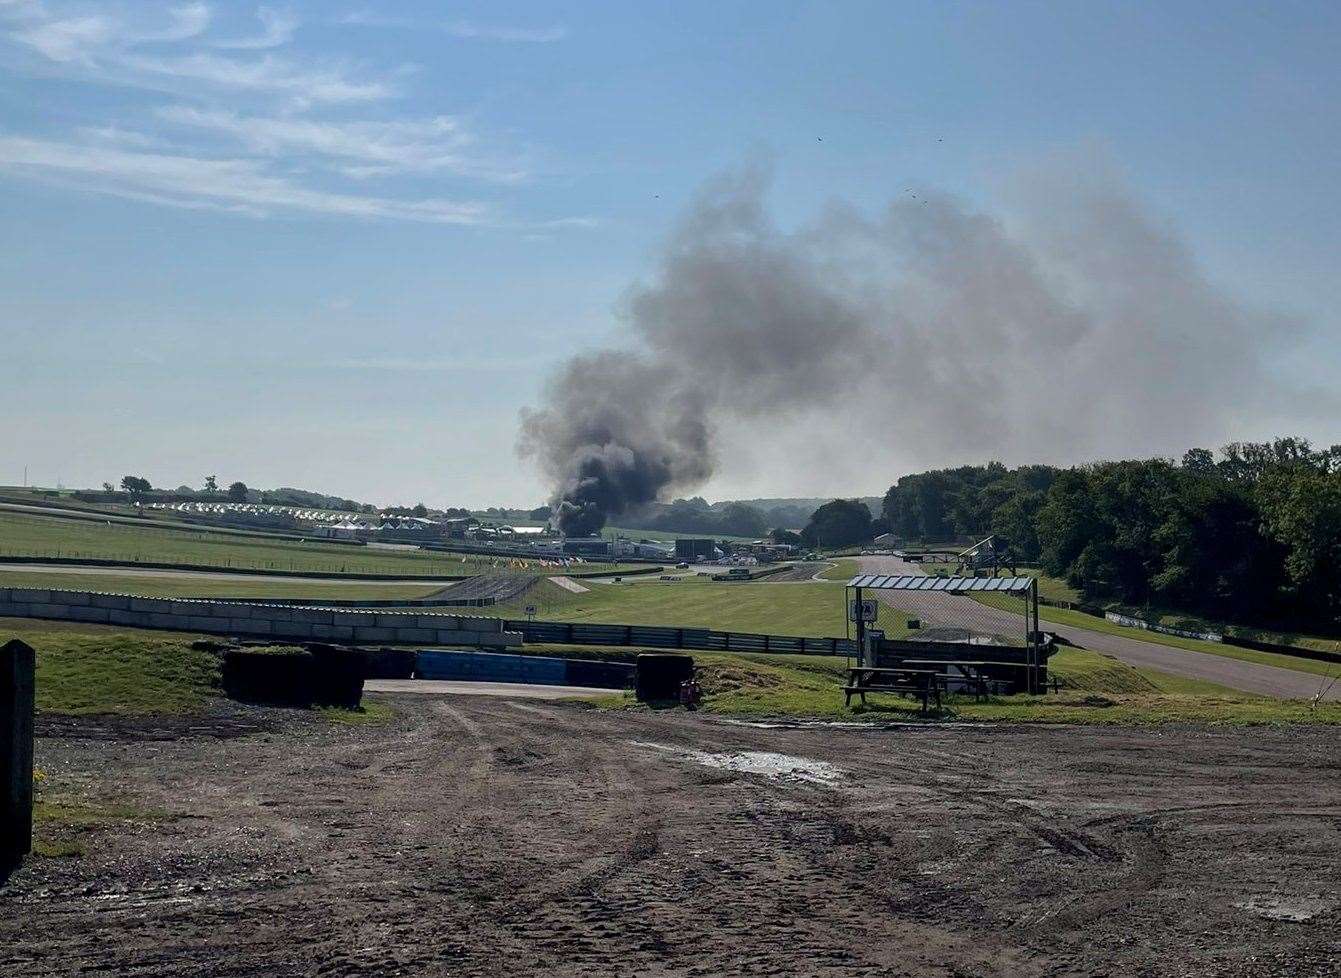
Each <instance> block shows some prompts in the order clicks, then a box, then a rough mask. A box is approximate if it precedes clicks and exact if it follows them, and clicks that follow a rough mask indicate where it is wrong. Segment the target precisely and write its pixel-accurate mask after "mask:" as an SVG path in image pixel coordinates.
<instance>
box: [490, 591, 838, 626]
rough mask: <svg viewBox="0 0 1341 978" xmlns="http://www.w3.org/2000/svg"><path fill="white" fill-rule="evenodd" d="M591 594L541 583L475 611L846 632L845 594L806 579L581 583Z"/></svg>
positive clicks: (550, 617)
mask: <svg viewBox="0 0 1341 978" xmlns="http://www.w3.org/2000/svg"><path fill="white" fill-rule="evenodd" d="M582 583H583V586H584V587H587V588H589V590H588V591H587V592H586V593H584V594H572V593H571V592H568V591H565V590H564V589H563V588H560V587H559V586H558V585H556V584H553V583H552V582H550V581H541V582H540V583H539V584H537V585H536V586H535V587H533V588H532V589H531V590H529V591H527V592H526V594H525V595H523V596H522V597H521V598H519V599H518V600H516V601H514V602H509V603H507V604H501V605H495V606H493V607H491V608H484V609H481V611H482V613H484V614H488V615H495V616H499V617H509V618H510V617H519V616H520V614H521V608H523V607H524V606H526V605H534V606H535V607H536V617H537V618H541V619H544V620H547V621H591V622H612V623H618V624H629V625H672V624H673V625H680V626H684V627H686V628H716V629H721V630H723V631H738V632H767V633H769V634H773V635H802V636H806V637H812V636H813V637H817V638H822V637H833V636H842V635H845V634H846V627H847V626H846V619H845V617H844V610H843V589H842V588H841V587H839V586H837V585H826V584H815V583H808V582H794V583H769V582H768V581H767V580H764V581H755V582H750V583H731V584H728V583H724V582H712V581H699V580H696V579H692V578H691V579H686V580H683V581H678V582H675V583H670V582H665V581H645V582H640V583H636V584H633V583H624V584H595V583H589V582H585V581H584V582H582Z"/></svg>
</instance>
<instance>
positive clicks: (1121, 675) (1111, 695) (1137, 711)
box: [609, 649, 1341, 725]
mask: <svg viewBox="0 0 1341 978" xmlns="http://www.w3.org/2000/svg"><path fill="white" fill-rule="evenodd" d="M695 661H696V662H698V663H699V664H700V665H701V666H702V674H701V675H702V679H701V681H702V684H703V687H704V693H705V699H704V703H703V709H704V710H705V711H707V712H710V713H716V714H722V715H726V716H735V717H742V718H755V719H763V718H766V717H814V718H820V719H825V720H866V721H872V722H882V721H884V722H888V721H891V720H898V721H904V720H908V721H920V720H922V719H924V718H922V717H921V716H920V714H919V712H918V706H917V704H916V703H914V702H913V701H911V700H905V699H902V698H900V697H897V696H893V695H873V696H871V697H870V703H869V704H868V705H867V706H865V707H862V706H860V705H855V706H854V707H853V708H851V709H849V708H847V707H845V706H844V705H843V696H842V693H841V691H840V690H839V686H840V685H841V683H842V681H843V678H844V668H845V663H844V660H843V659H841V658H832V657H814V656H745V655H733V654H724V653H723V654H708V655H696V656H695ZM1052 665H1053V669H1054V671H1055V672H1056V674H1058V675H1059V676H1060V677H1061V678H1062V679H1063V681H1064V683H1065V684H1066V688H1065V689H1064V690H1063V691H1062V692H1061V693H1059V694H1048V695H1043V696H1012V697H995V698H993V699H991V700H988V701H986V702H982V703H979V702H976V701H974V700H973V698H972V697H958V696H956V697H951V698H950V699H949V700H947V702H946V704H945V709H944V710H943V712H942V713H941V714H940V715H939V716H937V717H934V718H933V719H939V720H962V721H978V722H1010V723H1080V724H1113V725H1120V724H1162V723H1204V724H1234V725H1252V724H1318V723H1321V724H1341V704H1337V703H1323V704H1319V705H1318V706H1316V707H1314V706H1312V705H1310V704H1308V703H1306V702H1303V701H1281V700H1273V699H1267V698H1262V697H1253V696H1247V695H1244V694H1241V693H1237V692H1235V691H1233V690H1228V689H1225V688H1224V687H1220V686H1216V685H1214V684H1210V683H1199V682H1195V681H1188V680H1181V679H1178V678H1177V677H1173V676H1168V675H1166V674H1163V673H1158V672H1155V671H1153V670H1138V669H1133V668H1131V667H1129V666H1126V665H1123V664H1122V663H1120V662H1117V661H1116V660H1113V659H1109V658H1107V657H1105V656H1100V655H1097V654H1095V653H1092V652H1085V651H1082V650H1073V649H1067V650H1064V651H1062V652H1059V653H1058V654H1057V656H1055V657H1054V659H1053V662H1052ZM616 702H618V703H619V704H620V705H625V706H629V701H628V699H627V698H625V699H624V700H623V701H615V700H613V699H612V700H611V701H609V703H611V704H614V703H616ZM630 708H634V707H631V706H630Z"/></svg>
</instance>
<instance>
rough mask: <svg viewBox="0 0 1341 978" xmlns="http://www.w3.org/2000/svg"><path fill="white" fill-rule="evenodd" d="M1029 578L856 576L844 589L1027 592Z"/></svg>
mask: <svg viewBox="0 0 1341 978" xmlns="http://www.w3.org/2000/svg"><path fill="white" fill-rule="evenodd" d="M1032 581H1033V578H1032V577H929V576H926V575H923V574H918V575H914V576H907V575H905V576H901V577H888V576H885V575H881V574H860V575H858V576H857V577H854V578H852V580H850V581H848V582H847V586H848V587H868V588H874V589H876V590H878V591H1027V590H1029V585H1030V583H1031V582H1032Z"/></svg>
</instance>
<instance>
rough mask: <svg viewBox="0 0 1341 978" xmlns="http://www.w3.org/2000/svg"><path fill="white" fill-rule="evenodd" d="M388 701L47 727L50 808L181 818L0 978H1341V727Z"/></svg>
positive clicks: (12, 938) (82, 861)
mask: <svg viewBox="0 0 1341 978" xmlns="http://www.w3.org/2000/svg"><path fill="white" fill-rule="evenodd" d="M382 700H383V702H387V703H391V704H393V705H394V707H395V708H396V710H397V716H396V718H395V719H394V720H392V721H390V722H389V723H386V724H383V725H377V726H361V727H345V726H337V725H333V724H330V723H327V722H325V721H322V720H321V719H320V718H318V717H315V716H312V715H300V714H294V713H286V712H284V711H270V712H271V716H270V721H269V722H267V723H266V724H261V725H260V728H259V729H255V730H253V731H251V732H246V731H245V730H244V731H239V729H238V725H239V723H240V722H241V721H240V720H239V717H238V716H237V715H236V714H230V715H229V716H228V717H226V718H225V719H226V720H227V721H228V722H227V723H224V724H223V725H222V726H221V727H220V728H219V730H217V731H214V730H213V729H212V728H211V725H210V723H209V722H207V721H203V720H202V721H197V722H194V723H192V724H184V725H181V726H180V727H179V728H177V729H175V730H174V729H173V728H172V726H171V725H164V724H158V725H157V726H155V727H153V733H152V736H151V737H150V738H148V739H141V738H139V737H138V736H137V734H136V732H135V729H134V727H133V725H129V724H124V723H122V724H112V725H107V724H102V725H97V724H96V723H95V724H94V725H93V729H94V731H95V735H94V737H93V738H84V737H82V736H80V731H79V729H78V725H69V724H66V725H59V726H56V727H51V728H48V729H47V733H48V734H50V736H45V737H43V738H41V739H40V740H39V743H38V749H37V762H38V765H39V766H40V767H41V768H43V769H44V770H45V771H46V772H47V773H48V777H49V779H50V783H52V784H56V785H66V786H76V787H79V788H81V789H82V790H85V791H88V792H91V793H95V794H96V793H99V792H101V793H104V794H106V796H107V797H109V798H116V799H119V800H120V801H122V802H132V803H133V804H134V805H136V806H137V807H141V808H143V809H144V810H145V811H149V812H153V811H157V812H159V813H161V814H160V816H159V817H157V818H155V819H150V820H145V821H142V822H136V823H120V824H119V825H117V826H114V827H108V828H103V829H98V830H95V831H93V832H90V833H89V834H88V835H87V837H86V840H87V846H88V853H87V854H86V855H85V856H84V857H82V858H78V859H54V858H47V859H33V860H30V861H29V862H28V863H27V864H26V865H25V867H24V868H23V869H21V870H19V871H18V872H17V873H16V874H15V875H14V876H13V877H12V878H11V879H10V881H9V883H8V884H7V885H6V886H5V887H4V888H3V889H0V974H4V975H14V976H19V975H22V976H25V978H38V976H68V975H73V974H82V973H98V974H110V975H181V976H186V975H190V976H197V975H237V976H243V975H246V976H252V975H267V976H287V975H495V974H520V975H530V974H601V975H605V974H620V975H660V974H675V975H724V974H730V975H735V974H750V975H756V974H757V975H792V974H820V975H830V974H831V975H938V976H968V975H993V976H1003V978H1004V976H1011V978H1015V976H1035V975H1149V976H1161V978H1162V976H1176V975H1195V976H1203V975H1244V976H1247V975H1252V976H1255V978H1256V976H1263V975H1291V976H1298V975H1336V974H1338V973H1341V776H1339V775H1341V731H1337V730H1335V729H1326V728H1298V729H1224V730H1220V729H1215V730H1208V729H1169V728H1161V729H1099V728H1094V729H1083V728H1039V727H1023V726H1014V727H1008V726H993V727H973V726H964V725H958V726H952V727H951V726H931V727H922V728H914V727H902V728H889V729H853V728H852V727H846V726H829V727H796V726H791V727H787V726H782V727H772V728H769V727H761V726H746V725H739V724H732V723H728V722H725V721H723V720H721V719H713V718H710V717H706V716H703V715H690V714H685V713H683V712H679V711H675V712H665V713H645V712H643V713H640V712H629V711H624V712H605V711H598V710H594V709H592V708H590V707H587V706H584V705H582V704H577V703H548V702H543V701H535V700H531V701H520V700H518V701H512V700H501V699H489V698H484V697H466V696H460V697H442V698H432V697H424V696H408V695H406V696H399V697H397V696H384V697H382ZM275 717H279V718H280V722H273V721H274V719H275ZM243 725H244V726H245V724H243ZM267 726H268V727H269V729H265V727H267ZM239 733H241V734H242V735H241V736H239Z"/></svg>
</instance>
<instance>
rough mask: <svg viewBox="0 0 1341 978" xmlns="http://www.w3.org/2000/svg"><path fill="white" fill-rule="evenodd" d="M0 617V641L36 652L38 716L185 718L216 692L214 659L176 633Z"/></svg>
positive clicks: (202, 706) (217, 672)
mask: <svg viewBox="0 0 1341 978" xmlns="http://www.w3.org/2000/svg"><path fill="white" fill-rule="evenodd" d="M98 628H99V626H96V625H94V626H82V627H81V626H77V625H75V626H65V625H64V623H59V622H40V621H29V620H27V619H21V618H0V640H4V641H8V640H9V639H11V638H18V639H22V640H23V641H24V642H27V643H28V644H29V645H31V646H32V647H33V648H34V649H35V650H36V652H37V710H38V712H39V713H54V714H63V715H66V716H86V715H89V714H95V713H111V714H120V715H128V716H129V715H145V714H164V713H191V712H197V711H199V710H201V709H203V708H204V706H205V705H206V703H207V701H208V700H209V699H210V698H211V697H213V696H217V695H218V688H217V687H218V683H219V662H218V659H217V657H216V656H214V655H212V654H211V653H209V652H203V651H200V650H198V649H193V648H191V642H192V641H193V640H194V639H195V638H196V636H192V635H181V634H178V633H165V632H149V631H137V630H133V629H118V630H113V629H109V628H106V627H105V626H103V627H101V630H98V631H94V630H92V629H98Z"/></svg>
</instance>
